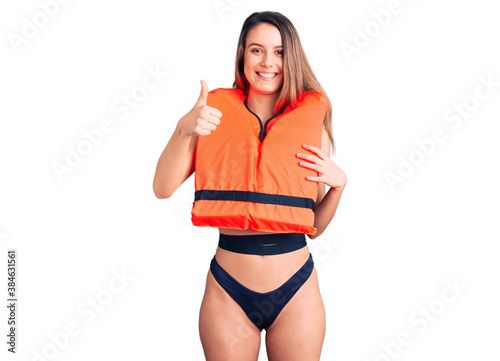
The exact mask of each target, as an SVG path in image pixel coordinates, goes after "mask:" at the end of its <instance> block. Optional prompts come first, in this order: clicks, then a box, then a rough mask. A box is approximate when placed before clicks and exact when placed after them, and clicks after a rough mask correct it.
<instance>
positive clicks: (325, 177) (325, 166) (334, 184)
mask: <svg viewBox="0 0 500 361" xmlns="http://www.w3.org/2000/svg"><path fill="white" fill-rule="evenodd" d="M302 146H303V147H304V149H307V150H309V151H311V152H313V153H316V155H311V154H303V153H297V157H298V158H301V159H304V160H308V161H309V162H305V161H300V162H299V165H300V166H302V167H305V168H309V169H312V170H315V171H316V172H318V173H319V174H320V176H319V177H312V176H309V177H306V179H307V180H309V181H313V182H323V183H325V184H327V185H329V186H330V187H331V188H336V189H343V188H344V186H345V184H346V182H347V177H346V175H345V173H344V172H343V171H342V169H340V168H339V167H338V166H337V165H336V164H335V163H334V162H333V161H332V160H331V159H330V157H329V156H327V155H326V154H325V153H323V151H322V150H321V149H319V148H317V147H314V146H312V145H308V144H303V145H302Z"/></svg>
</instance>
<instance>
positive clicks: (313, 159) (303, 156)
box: [297, 153, 319, 163]
mask: <svg viewBox="0 0 500 361" xmlns="http://www.w3.org/2000/svg"><path fill="white" fill-rule="evenodd" d="M299 154H300V155H299ZM297 157H298V158H301V159H305V160H309V161H311V162H314V163H316V162H317V161H318V160H319V157H318V156H317V155H310V154H304V153H298V154H297Z"/></svg>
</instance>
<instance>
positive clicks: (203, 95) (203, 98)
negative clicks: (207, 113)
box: [196, 80, 208, 105]
mask: <svg viewBox="0 0 500 361" xmlns="http://www.w3.org/2000/svg"><path fill="white" fill-rule="evenodd" d="M200 83H201V91H200V96H199V97H198V101H197V102H196V104H197V105H207V97H208V85H207V83H206V81H205V80H201V81H200Z"/></svg>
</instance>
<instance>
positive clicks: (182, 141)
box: [153, 80, 222, 199]
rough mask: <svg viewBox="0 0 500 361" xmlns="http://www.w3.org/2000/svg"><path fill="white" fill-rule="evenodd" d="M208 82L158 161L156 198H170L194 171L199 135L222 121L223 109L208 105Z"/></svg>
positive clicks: (181, 120)
mask: <svg viewBox="0 0 500 361" xmlns="http://www.w3.org/2000/svg"><path fill="white" fill-rule="evenodd" d="M207 97H208V86H207V83H206V82H205V81H204V80H201V91H200V96H199V97H198V100H197V101H196V104H195V105H194V107H193V109H191V110H190V111H189V112H188V113H187V114H186V115H184V116H183V117H182V118H181V119H180V120H179V122H178V123H177V126H176V127H175V130H174V133H173V134H172V136H171V137H170V140H169V141H168V143H167V146H166V147H165V149H164V150H163V153H162V154H161V156H160V159H159V160H158V164H157V165H156V173H155V177H154V180H153V191H154V193H155V196H156V197H157V198H160V199H162V198H168V197H170V196H171V195H172V194H174V192H175V191H176V190H177V188H179V186H180V185H181V184H182V183H184V181H185V180H186V179H188V178H189V176H190V175H191V174H193V172H194V170H195V169H194V168H195V157H196V145H197V144H198V136H200V135H210V133H211V132H212V131H214V130H215V129H217V125H219V124H220V118H221V117H222V113H221V112H220V110H218V109H216V108H213V107H210V106H208V105H207Z"/></svg>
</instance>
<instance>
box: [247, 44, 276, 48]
mask: <svg viewBox="0 0 500 361" xmlns="http://www.w3.org/2000/svg"><path fill="white" fill-rule="evenodd" d="M252 45H257V46H260V47H264V45H262V44H257V43H251V44H249V45H248V48H249V47H251V46H252ZM282 47H283V46H282V45H276V46H275V48H282Z"/></svg>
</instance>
